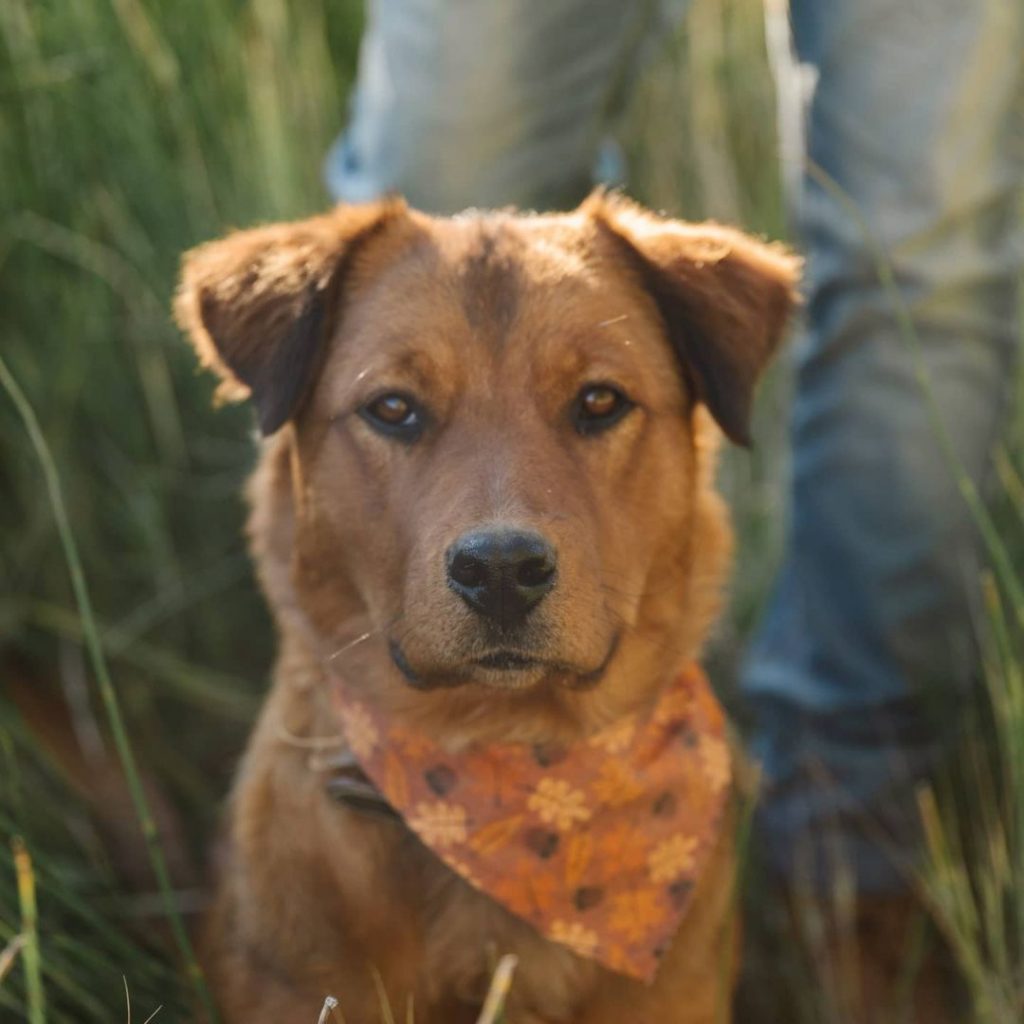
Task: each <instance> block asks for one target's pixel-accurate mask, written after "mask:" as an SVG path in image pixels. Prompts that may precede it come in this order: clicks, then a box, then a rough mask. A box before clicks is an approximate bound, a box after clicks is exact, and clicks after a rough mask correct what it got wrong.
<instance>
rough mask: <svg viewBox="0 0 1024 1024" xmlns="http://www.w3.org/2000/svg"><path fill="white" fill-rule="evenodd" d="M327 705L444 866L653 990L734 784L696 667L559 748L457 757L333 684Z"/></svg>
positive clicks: (499, 747) (711, 700)
mask: <svg viewBox="0 0 1024 1024" xmlns="http://www.w3.org/2000/svg"><path fill="white" fill-rule="evenodd" d="M332 700H333V703H334V707H335V710H336V712H337V714H338V716H339V718H340V720H341V724H342V727H343V729H344V732H345V737H346V740H347V742H348V746H349V748H350V750H351V752H352V754H353V755H354V757H355V759H356V761H357V762H358V766H357V770H358V768H361V769H362V771H363V772H365V775H366V776H367V777H368V779H369V780H370V781H371V782H372V784H373V786H376V788H377V789H378V790H379V791H380V793H381V794H383V797H384V798H385V800H386V802H387V804H389V805H390V807H391V808H393V810H394V812H395V813H397V815H398V816H399V817H401V819H402V820H403V821H404V822H405V824H406V825H407V826H408V827H409V828H410V829H411V830H412V831H413V832H414V833H415V834H416V835H417V836H418V837H419V839H420V840H421V841H422V842H423V843H424V844H425V845H426V846H427V847H429V849H430V850H431V851H432V852H433V853H434V854H435V855H436V856H437V857H439V858H440V859H441V860H442V861H443V862H444V863H445V864H446V865H447V866H448V867H449V868H450V869H451V870H452V871H454V872H455V873H456V874H458V875H460V876H461V877H462V878H463V879H464V880H465V881H467V882H468V883H469V884H470V885H473V886H475V887H476V888H477V889H479V890H481V891H482V892H483V893H485V894H486V895H488V896H489V897H490V898H491V899H493V900H496V901H497V902H498V903H500V904H501V905H502V906H504V907H505V908H506V909H508V910H509V911H511V912H512V913H513V914H515V915H516V916H517V917H520V918H522V919H523V920H525V921H527V922H529V923H530V924H531V925H533V927H534V928H536V929H537V931H539V932H540V933H541V934H542V935H544V936H546V937H547V938H549V939H552V940H554V941H555V942H558V943H561V944H562V945H564V946H567V947H569V948H570V949H572V950H573V951H574V952H575V953H577V954H578V955H580V956H583V957H587V958H589V959H592V960H596V961H597V962H599V963H601V964H602V965H603V966H605V967H608V968H610V969H611V970H613V971H618V972H620V973H622V974H626V975H630V976H632V977H634V978H638V979H641V980H643V981H647V982H650V981H651V980H653V978H654V975H655V972H656V971H657V967H658V963H659V961H660V959H661V957H662V956H663V955H664V953H665V952H666V950H667V948H668V946H669V944H670V942H671V939H672V937H673V936H674V935H675V933H676V931H677V929H678V927H679V925H680V922H681V921H682V919H683V916H684V915H685V913H686V911H687V909H688V907H689V904H690V901H691V897H692V893H693V890H694V888H695V886H696V882H697V880H698V879H699V877H700V875H701V872H702V870H703V868H704V865H705V864H706V862H707V860H708V857H709V855H710V853H711V851H712V850H713V848H714V846H715V844H716V842H717V840H718V837H719V835H720V832H721V829H722V822H723V817H724V814H723V812H724V809H725V802H726V798H727V794H728V791H729V783H730V780H731V756H730V751H729V747H728V742H727V740H726V736H725V718H724V715H723V713H722V710H721V707H720V706H719V704H718V702H717V700H716V699H715V697H714V694H713V693H712V691H711V688H710V686H709V685H708V681H707V678H706V676H705V675H704V673H703V671H702V670H701V669H700V668H699V667H698V666H697V665H692V666H690V667H688V668H687V669H685V670H684V671H683V672H682V673H681V674H680V675H679V676H678V677H677V678H676V679H675V680H674V681H673V682H672V683H670V684H669V685H667V686H666V687H665V689H664V691H663V692H662V693H661V695H660V696H659V698H658V700H657V703H656V704H655V706H654V708H653V709H652V710H651V711H650V713H648V714H647V715H645V716H644V717H642V718H641V717H638V716H636V715H629V716H627V717H625V718H621V719H619V720H617V721H616V722H614V723H612V724H611V725H609V726H607V727H606V728H604V729H603V730H601V731H600V732H597V733H594V734H592V735H591V736H589V737H587V738H586V739H583V740H581V741H579V742H578V743H576V744H574V745H572V746H569V747H566V748H558V749H553V748H551V747H549V746H545V747H531V746H529V745H527V744H522V743H498V744H487V745H483V746H479V747H473V748H469V749H467V750H463V751H459V752H457V753H450V752H448V751H446V750H444V749H443V748H442V747H441V746H439V745H438V744H437V743H436V742H435V741H434V740H432V739H431V738H430V737H429V736H427V735H425V734H423V733H420V732H416V731H414V730H411V729H410V728H408V727H407V726H404V725H399V724H398V723H396V722H393V721H390V720H389V719H388V718H387V717H386V716H385V715H383V714H382V713H381V712H380V711H379V710H378V709H376V708H374V707H373V706H372V705H371V704H370V703H368V702H366V701H362V700H359V699H356V698H355V697H354V696H353V695H352V694H351V692H350V691H349V690H348V689H347V688H346V686H345V683H344V681H343V680H341V679H339V678H337V677H334V678H333V680H332ZM371 788H372V787H371Z"/></svg>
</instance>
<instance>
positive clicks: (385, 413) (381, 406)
mask: <svg viewBox="0 0 1024 1024" xmlns="http://www.w3.org/2000/svg"><path fill="white" fill-rule="evenodd" d="M370 412H371V413H372V415H373V416H375V417H376V418H377V419H379V420H382V421H383V422H384V423H388V424H390V425H391V426H397V425H398V424H399V423H401V422H402V420H404V419H406V418H407V417H408V415H409V413H410V412H412V406H410V405H409V403H408V402H407V401H406V400H405V399H404V398H403V397H402V396H401V395H385V396H384V397H383V398H378V399H377V401H375V402H372V403H371V404H370Z"/></svg>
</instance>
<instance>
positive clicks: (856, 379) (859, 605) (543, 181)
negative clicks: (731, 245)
mask: <svg viewBox="0 0 1024 1024" xmlns="http://www.w3.org/2000/svg"><path fill="white" fill-rule="evenodd" d="M791 6H792V20H793V31H794V39H795V47H796V52H797V56H798V58H799V60H800V61H801V62H803V63H805V64H807V65H810V66H812V67H813V68H814V69H815V70H816V72H817V87H816V89H815V90H814V92H813V96H812V97H811V102H810V105H809V110H808V113H807V122H806V128H807V140H806V141H807V155H808V159H809V161H810V166H811V167H813V168H814V170H813V171H809V172H808V173H806V174H805V176H804V181H803V187H802V189H801V192H800V196H799V200H798V209H797V210H796V211H795V214H796V222H797V225H798V228H799V237H800V241H801V243H802V245H803V247H804V248H805V250H806V252H807V255H808V273H807V285H806V291H807V328H806V333H805V337H804V338H803V340H802V342H801V344H800V346H799V348H798V351H797V357H796V358H797V391H796V398H795V403H794V409H793V427H792V432H793V445H794V457H793V480H792V489H791V511H790V525H789V530H788V540H787V546H786V554H785V560H784V566H783V569H782V571H781V574H780V578H779V581H778V585H777V589H776V591H775V593H774V596H773V598H772V600H771V602H770V605H769V608H768V611H767V614H766V616H765V619H764V623H763V626H762V629H761V630H760V633H759V635H758V638H757V640H756V642H755V643H754V645H753V648H752V651H751V653H750V657H749V658H748V661H747V665H746V669H745V673H744V678H743V687H744V691H745V693H746V694H747V696H748V698H749V700H750V701H751V702H752V705H753V707H754V709H755V711H756V715H757V717H756V720H757V729H756V733H755V736H754V749H755V752H756V754H757V755H758V756H759V758H760V759H761V760H762V762H763V765H764V770H765V780H766V786H765V795H764V800H763V802H762V806H761V809H760V812H759V817H758V825H759V828H760V830H761V834H762V837H763V847H764V848H765V849H767V850H768V851H769V854H770V855H771V858H772V860H773V862H774V863H775V864H776V866H777V867H778V868H779V869H781V870H782V871H783V872H785V873H787V874H799V875H800V876H801V877H805V878H806V877H822V878H825V879H827V878H828V877H829V876H830V875H831V874H832V873H833V871H834V870H835V868H836V863H837V861H839V860H843V861H851V862H852V864H851V866H852V867H853V869H854V870H855V871H856V873H857V877H858V879H859V882H860V884H861V886H862V887H864V888H868V889H874V890H884V889H888V888H893V887H898V886H902V885H903V884H904V883H905V879H904V878H903V877H901V874H900V872H901V870H902V869H903V865H901V864H898V863H895V862H894V860H893V859H892V858H891V857H890V854H894V855H895V858H896V860H897V861H899V860H900V859H909V860H911V861H912V858H913V852H914V851H915V850H916V849H917V845H916V844H917V838H916V829H915V822H916V817H917V816H916V803H915V797H914V786H915V785H916V783H917V782H918V781H919V780H920V779H922V778H924V777H926V776H927V774H928V773H929V772H930V771H932V770H933V768H934V767H935V765H936V763H937V761H938V759H939V758H940V757H941V756H942V753H943V751H946V750H949V749H950V742H949V741H950V734H951V732H952V731H953V729H952V728H951V727H955V724H956V721H957V717H956V712H955V710H951V709H955V707H956V704H957V702H958V700H959V699H960V698H961V697H962V696H963V695H964V694H966V693H967V692H968V691H969V689H970V687H971V685H972V681H973V675H974V672H975V666H976V659H975V653H974V649H973V644H972V637H971V627H970V620H971V615H970V607H969V605H970V600H971V593H972V589H973V587H974V585H975V583H976V573H977V542H976V537H975V531H974V529H973V526H972V522H971V518H970V516H969V514H968V512H967V509H966V507H965V505H964V503H963V501H962V499H961V497H960V495H959V494H958V492H957V488H956V485H955V482H954V476H953V474H952V472H951V466H950V464H949V460H948V458H947V456H946V454H945V453H944V452H943V449H942V446H941V444H940V443H939V437H940V432H939V430H937V426H936V422H935V418H936V415H937V416H938V418H939V419H940V420H941V422H942V424H944V427H945V430H946V431H947V432H948V437H949V439H950V443H951V447H952V449H953V452H954V454H955V461H956V462H957V463H958V464H959V466H960V467H961V468H962V469H963V471H965V472H966V473H967V474H969V475H970V477H971V478H972V479H974V480H976V481H981V480H982V478H983V477H984V474H985V467H986V457H987V453H988V451H989V448H990V446H991V443H992V440H993V438H994V435H995V432H996V430H997V427H998V423H999V419H1000V412H1001V410H1002V408H1003V406H1004V405H1005V399H1006V391H1007V382H1008V381H1009V380H1010V379H1011V367H1012V363H1013V359H1014V352H1015V348H1016V347H1017V343H1018V341H1019V338H1020V325H1019V324H1018V323H1017V312H1018V305H1017V304H1018V301H1019V289H1020V281H1021V272H1022V228H1021V217H1020V212H1021V196H1020V186H1021V181H1022V179H1024V85H1022V76H1024V71H1022V68H1024V4H1021V3H1020V2H1019V0H899V2H895V0H793V3H792V5H791ZM665 11H666V8H665V7H664V6H663V5H662V4H659V3H655V2H651V3H643V4H630V3H622V2H621V0H561V2H559V3H552V4H535V3H530V2H529V0H500V2H499V0H458V2H456V0H377V2H375V3H373V4H372V5H371V9H370V21H369V28H368V32H367V35H366V38H365V40H364V43H363V49H362V53H361V62H360V71H359V81H358V89H357V95H356V100H355V104H354V107H353V114H352V122H351V124H350V127H349V129H348V131H347V133H346V135H345V136H344V137H343V139H342V140H341V141H339V143H338V144H337V145H336V146H335V148H334V149H333V150H332V152H331V154H330V156H329V158H328V164H327V177H328V182H329V184H330V187H331V189H332V191H333V192H334V194H335V195H336V196H337V197H338V198H340V199H346V200H362V199H367V198H370V197H372V196H375V195H379V194H381V193H382V192H386V191H388V190H392V189H394V190H399V191H402V192H404V193H405V194H406V195H407V196H409V198H410V199H411V201H412V202H413V203H414V204H416V205H418V206H421V207H423V208H426V209H432V210H437V211H450V210H455V209H459V208H462V207H465V206H470V205H479V206H501V205H504V204H508V203H515V204H517V205H520V206H524V207H532V206H541V207H549V206H559V205H568V204H570V203H573V202H575V201H576V200H577V199H578V198H579V197H580V195H581V194H582V193H583V192H584V191H585V190H586V188H587V187H588V185H589V184H590V181H591V180H592V177H591V173H592V167H593V165H594V162H595V157H596V156H597V155H598V154H599V152H600V142H601V139H602V135H603V131H604V128H605V126H606V120H607V115H608V113H609V111H610V109H611V108H612V107H613V106H614V105H615V103H616V100H617V98H618V97H619V96H620V95H621V93H622V92H623V90H624V89H626V88H627V87H628V84H629V82H630V81H631V79H632V75H633V72H634V70H635V68H636V66H637V64H638V62H639V60H640V58H641V57H642V54H643V44H644V42H645V40H649V39H650V38H651V36H652V34H656V33H655V29H656V26H657V24H658V19H659V17H663V16H664V15H665ZM879 253H880V254H881V256H882V259H883V261H884V263H885V264H886V265H887V266H889V267H891V270H892V273H893V275H894V282H895V289H896V291H897V293H898V296H899V300H900V303H901V304H902V305H903V306H905V309H906V311H907V313H908V314H909V316H910V318H911V320H912V322H913V326H914V332H913V333H914V335H915V337H914V338H913V339H910V338H907V337H904V336H903V332H901V330H900V328H899V326H898V318H897V316H896V314H895V313H894V304H893V302H892V301H891V296H890V295H888V294H887V293H886V290H885V289H884V288H883V287H882V286H881V284H880V283H879V267H878V254H879ZM922 381H923V382H924V384H923V385H922Z"/></svg>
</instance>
